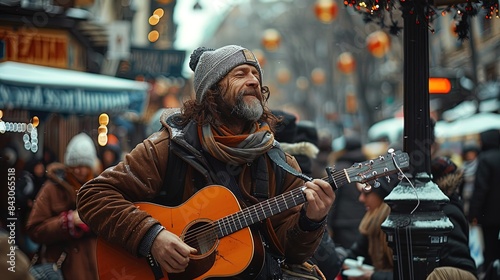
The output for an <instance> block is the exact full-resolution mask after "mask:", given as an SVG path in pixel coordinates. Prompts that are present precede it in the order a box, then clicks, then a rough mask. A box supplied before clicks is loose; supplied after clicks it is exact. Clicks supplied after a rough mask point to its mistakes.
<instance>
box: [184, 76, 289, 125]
mask: <svg viewBox="0 0 500 280" xmlns="http://www.w3.org/2000/svg"><path fill="white" fill-rule="evenodd" d="M222 91H223V88H222V87H221V86H220V85H219V84H216V85H215V86H213V87H211V88H210V89H209V90H207V92H206V93H205V94H204V96H203V99H202V101H201V102H200V101H198V100H196V99H190V100H188V101H185V102H184V104H183V106H182V109H181V116H180V118H179V120H178V122H179V124H180V125H185V124H187V123H188V122H189V121H191V120H194V121H195V122H197V123H198V124H200V125H205V124H210V125H213V126H214V127H219V126H221V125H222V117H221V115H220V111H219V110H218V103H219V102H218V100H219V98H220V96H222ZM261 93H262V96H263V97H264V100H263V109H264V112H263V113H262V116H261V117H260V119H259V120H258V121H259V122H265V123H267V124H268V125H269V127H270V129H271V131H272V132H273V133H274V132H275V128H276V124H277V123H278V121H279V118H278V117H276V116H275V115H273V113H272V112H271V110H270V109H269V108H268V107H267V101H268V99H269V96H270V91H269V87H268V86H262V87H261Z"/></svg>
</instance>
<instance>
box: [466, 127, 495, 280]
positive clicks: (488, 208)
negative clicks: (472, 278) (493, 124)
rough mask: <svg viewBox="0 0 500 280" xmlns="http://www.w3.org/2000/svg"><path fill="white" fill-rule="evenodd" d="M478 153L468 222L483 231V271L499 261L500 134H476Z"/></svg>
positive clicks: (485, 132) (489, 132)
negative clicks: (478, 140) (478, 146)
mask: <svg viewBox="0 0 500 280" xmlns="http://www.w3.org/2000/svg"><path fill="white" fill-rule="evenodd" d="M479 138H480V143H481V152H480V153H479V158H478V163H477V169H476V175H475V181H474V191H473V192H472V198H471V200H470V208H469V221H470V222H471V224H472V225H480V226H481V229H482V232H483V242H484V252H483V256H484V262H483V268H484V269H485V270H487V269H489V267H490V266H491V264H492V263H493V262H494V261H495V260H497V259H500V239H499V238H500V219H499V218H498V213H500V203H499V202H498V200H499V199H500V187H499V182H500V132H499V130H487V131H484V132H482V133H480V134H479Z"/></svg>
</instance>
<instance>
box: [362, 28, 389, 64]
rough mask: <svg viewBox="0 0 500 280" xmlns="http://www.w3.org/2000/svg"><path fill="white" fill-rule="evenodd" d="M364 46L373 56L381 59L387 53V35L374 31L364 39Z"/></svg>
mask: <svg viewBox="0 0 500 280" xmlns="http://www.w3.org/2000/svg"><path fill="white" fill-rule="evenodd" d="M366 46H367V48H368V51H369V52H370V53H371V54H372V55H373V56H375V57H378V58H381V57H383V56H384V55H385V54H386V53H387V52H388V51H389V47H390V38H389V35H387V33H385V32H384V31H380V30H378V31H375V32H373V33H371V34H370V35H368V37H367V38H366Z"/></svg>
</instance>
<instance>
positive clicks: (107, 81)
mask: <svg viewBox="0 0 500 280" xmlns="http://www.w3.org/2000/svg"><path fill="white" fill-rule="evenodd" d="M175 5H176V1H175V0H161V1H160V0H158V1H134V0H130V1H115V0H73V1H56V0H54V1H42V0H30V1H27V0H19V1H15V0H1V1H0V68H2V73H0V87H1V92H2V93H1V94H0V110H1V116H0V121H1V122H2V123H3V124H0V126H1V127H0V132H1V134H0V140H1V141H0V142H1V143H2V145H1V146H2V147H4V146H8V145H13V146H16V148H17V150H18V151H20V153H21V155H20V157H23V156H24V157H26V158H29V157H32V156H41V153H42V150H44V149H48V150H51V151H52V152H54V153H55V154H56V155H57V156H58V157H59V159H60V160H62V158H61V157H62V156H63V151H64V147H65V146H66V143H67V142H68V141H69V139H71V137H73V136H74V135H76V134H78V133H79V132H82V131H84V132H87V133H88V134H89V135H91V136H92V138H93V139H95V141H96V144H97V143H98V135H99V134H100V133H102V132H105V133H106V134H110V136H111V134H113V136H116V137H117V138H118V139H119V140H120V144H121V145H122V148H123V149H124V150H128V149H130V148H132V147H133V146H135V145H136V143H138V142H139V141H141V140H142V139H143V138H144V137H145V136H146V135H145V131H146V129H145V127H146V126H147V125H148V123H149V121H150V119H149V118H150V117H151V116H152V115H153V113H154V112H155V111H156V110H157V109H158V108H160V107H162V106H178V105H179V102H178V100H179V99H181V95H182V94H189V92H190V89H189V83H188V82H187V79H186V78H184V77H182V75H181V67H182V64H183V63H184V57H185V51H183V50H175V49H173V47H172V42H173V41H174V39H175V32H176V25H175V23H174V21H173V13H174V9H175ZM30 75H31V76H30ZM185 92H187V93H185ZM101 114H106V115H107V116H108V117H109V122H106V125H104V127H102V124H101V123H100V118H99V116H100V115H101ZM34 120H36V125H35V121H34ZM33 126H35V127H36V129H35V131H36V132H37V134H38V135H39V136H40V137H38V138H36V141H33V135H31V131H33V129H31V128H32V127H33ZM27 127H30V132H28V130H27ZM26 136H28V137H26ZM26 138H27V139H28V140H29V141H28V142H29V144H30V145H32V144H33V142H36V144H37V145H36V146H37V147H36V148H32V146H28V143H27V141H25V140H26ZM99 144H101V143H100V142H99ZM104 144H105V143H104Z"/></svg>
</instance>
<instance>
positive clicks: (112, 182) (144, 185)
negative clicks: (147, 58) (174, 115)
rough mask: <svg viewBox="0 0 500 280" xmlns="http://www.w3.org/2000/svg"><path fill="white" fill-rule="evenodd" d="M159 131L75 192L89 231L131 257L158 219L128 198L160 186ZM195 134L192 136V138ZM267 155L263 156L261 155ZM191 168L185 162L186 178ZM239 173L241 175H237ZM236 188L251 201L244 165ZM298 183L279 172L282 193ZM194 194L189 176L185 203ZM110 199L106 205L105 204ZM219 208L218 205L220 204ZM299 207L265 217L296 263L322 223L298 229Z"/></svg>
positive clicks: (162, 152) (145, 197)
mask: <svg viewBox="0 0 500 280" xmlns="http://www.w3.org/2000/svg"><path fill="white" fill-rule="evenodd" d="M161 122H162V125H163V127H164V128H165V129H162V130H161V131H159V132H156V133H154V134H153V135H151V136H150V137H149V138H147V139H146V140H144V141H143V142H142V143H140V144H138V145H137V146H136V147H135V148H134V149H133V150H132V151H131V152H130V153H129V154H127V155H126V156H125V157H124V160H123V161H122V162H120V163H119V164H118V165H117V166H115V167H113V168H109V169H107V170H105V171H104V172H103V173H102V174H101V175H100V176H98V177H97V178H95V179H93V180H91V181H89V182H88V183H87V184H85V185H84V186H83V187H82V188H81V189H80V191H79V193H78V198H77V205H78V210H79V212H80V215H81V218H82V220H83V221H84V222H85V223H87V224H88V225H89V226H90V227H91V228H92V229H93V230H94V231H96V232H98V233H99V235H100V236H101V237H102V238H103V239H106V240H108V241H110V242H113V243H115V244H118V245H120V246H122V247H123V248H125V249H126V250H128V251H129V252H130V253H132V254H134V255H138V246H139V244H140V242H141V240H142V239H143V237H144V236H145V234H146V233H147V231H148V230H149V229H150V228H151V227H152V226H153V225H155V224H158V223H159V222H158V221H157V220H156V219H154V218H153V217H151V215H150V214H148V213H146V212H144V211H141V210H140V209H138V208H137V207H135V206H134V204H133V203H134V202H140V201H150V200H152V199H153V198H154V197H155V196H157V195H158V193H159V192H160V190H161V188H162V187H163V181H164V180H168V178H164V177H165V173H166V168H167V159H168V154H169V143H170V141H171V136H172V130H171V128H170V127H169V126H168V125H167V124H166V122H165V121H164V117H163V118H162V120H161ZM195 138H197V136H196V137H195ZM266 157H267V155H266ZM266 160H267V169H268V173H269V188H270V192H269V193H270V196H271V197H272V196H274V195H275V183H274V182H275V176H274V173H273V169H272V166H271V164H270V159H269V158H266ZM286 160H287V162H288V163H289V164H290V165H291V166H293V167H294V168H295V169H299V167H298V163H297V161H296V160H295V159H294V158H293V157H292V156H290V155H287V157H286ZM195 172H197V171H195V170H194V168H192V167H191V166H188V168H187V171H186V174H185V175H182V176H186V178H190V176H191V175H192V174H193V173H195ZM241 176H243V177H241ZM238 180H239V182H240V189H241V190H242V193H243V194H244V196H245V197H246V198H248V200H249V201H254V202H256V199H255V198H253V197H252V196H251V195H249V193H252V192H251V188H252V182H253V181H254V180H252V179H251V174H250V170H249V168H246V169H245V171H244V173H243V174H241V175H240V178H239V179H238ZM303 184H304V182H303V181H302V180H300V179H297V178H296V177H295V176H292V175H290V174H288V173H286V175H285V182H284V185H283V186H284V191H283V192H286V191H289V190H291V189H294V188H297V187H300V186H303ZM195 192H196V188H195V186H193V184H192V182H191V180H185V189H184V197H183V199H182V201H186V200H187V199H188V198H189V197H191V196H192V195H193V194H194V193H195ZM111 203H112V207H110V206H109V205H110V204H111ZM222 207H223V206H222ZM300 207H301V205H299V206H296V207H294V208H291V209H289V210H286V211H284V212H282V213H280V214H277V215H275V216H272V217H271V218H270V222H271V223H268V224H269V225H271V224H272V226H269V228H270V229H269V231H270V233H271V236H272V238H274V239H275V240H273V241H275V242H273V243H274V245H275V246H276V248H278V250H279V251H281V253H282V254H283V255H284V256H285V257H286V259H287V261H288V262H290V263H302V262H303V261H305V260H306V259H308V258H309V257H311V256H312V254H313V253H314V251H315V250H316V248H317V246H318V244H319V242H320V240H321V237H322V235H323V232H324V227H320V228H318V229H317V230H315V231H310V232H306V231H303V230H301V229H300V228H299V226H298V220H299V216H300V213H299V212H300Z"/></svg>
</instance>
